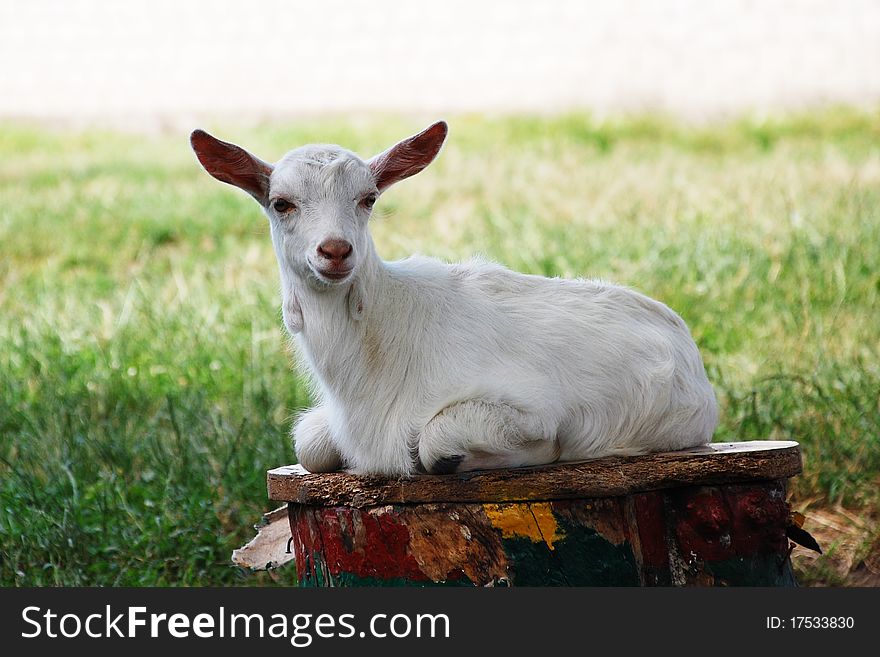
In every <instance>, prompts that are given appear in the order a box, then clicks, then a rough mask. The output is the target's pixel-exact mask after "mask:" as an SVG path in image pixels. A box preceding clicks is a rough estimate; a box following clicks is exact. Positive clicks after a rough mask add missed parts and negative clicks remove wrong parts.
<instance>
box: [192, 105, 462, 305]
mask: <svg viewBox="0 0 880 657" xmlns="http://www.w3.org/2000/svg"><path fill="white" fill-rule="evenodd" d="M446 132H447V127H446V123H444V122H443V121H440V122H438V123H435V124H434V125H432V126H430V127H429V128H427V129H426V130H424V131H422V132H420V133H419V134H417V135H415V136H413V137H410V138H409V139H405V140H403V141H402V142H400V143H398V144H396V145H395V146H393V147H391V148H389V149H388V150H387V151H385V152H384V153H381V154H379V155H377V156H375V157H373V158H372V159H370V160H367V161H364V160H362V159H361V158H359V157H358V156H357V155H355V154H354V153H352V152H350V151H347V150H345V149H344V148H340V147H339V146H314V145H313V146H303V147H301V148H297V149H295V150H292V151H290V152H289V153H287V155H285V156H284V157H283V158H281V160H279V161H278V162H277V163H276V164H275V165H271V164H268V163H266V162H263V161H262V160H260V159H259V158H257V157H255V156H253V155H251V154H250V153H248V152H247V151H245V150H244V149H243V148H241V147H239V146H236V145H234V144H229V143H226V142H223V141H220V140H219V139H216V138H215V137H212V136H211V135H209V134H208V133H207V132H204V131H202V130H196V131H195V132H193V133H192V135H191V137H190V143H191V144H192V147H193V150H194V151H195V153H196V156H197V157H198V158H199V161H200V162H201V163H202V166H204V167H205V169H206V170H207V171H208V173H210V174H211V175H212V176H214V177H215V178H217V179H218V180H221V181H222V182H225V183H229V184H231V185H235V186H236V187H239V188H241V189H243V190H244V191H246V192H247V193H248V194H250V195H251V196H253V197H254V198H255V199H256V200H257V202H258V203H259V204H260V205H261V206H262V207H263V211H264V212H265V213H266V216H267V217H268V218H269V222H270V226H271V232H272V242H273V244H274V245H275V253H276V255H277V257H278V262H279V265H280V268H281V275H282V277H286V276H296V277H298V278H299V279H300V280H301V281H303V282H305V283H306V284H308V285H310V286H311V287H312V288H314V289H316V290H328V289H333V288H335V287H337V286H339V285H341V284H343V283H345V282H346V281H348V280H349V279H351V278H353V277H354V276H355V275H356V273H357V270H358V267H359V265H360V264H361V263H362V262H363V259H364V258H365V257H367V255H368V253H369V252H370V250H371V242H370V236H369V232H368V228H367V224H368V219H369V217H370V213H371V211H372V208H373V203H375V202H376V199H377V198H378V196H379V195H380V194H381V193H382V192H383V191H385V190H386V189H387V188H388V187H390V186H391V185H393V184H394V183H396V182H398V181H400V180H403V179H404V178H408V177H409V176H412V175H413V174H416V173H418V172H419V171H421V170H422V169H424V168H425V167H426V166H428V164H430V163H431V161H432V160H433V159H434V158H435V157H436V156H437V153H438V152H439V151H440V147H441V146H442V145H443V141H444V139H445V138H446Z"/></svg>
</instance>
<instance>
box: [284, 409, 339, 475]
mask: <svg viewBox="0 0 880 657" xmlns="http://www.w3.org/2000/svg"><path fill="white" fill-rule="evenodd" d="M293 449H294V451H296V458H297V460H298V461H299V463H300V465H302V466H303V467H304V468H305V469H306V470H308V471H309V472H333V471H334V470H339V469H340V468H341V467H342V457H341V456H340V454H339V450H337V449H336V445H335V444H334V443H333V435H332V433H331V432H330V425H329V424H328V423H327V411H326V409H324V408H323V407H321V406H318V407H317V408H313V409H311V410H309V411H306V412H305V413H303V414H302V415H300V417H299V420H297V423H296V426H295V427H294V428H293Z"/></svg>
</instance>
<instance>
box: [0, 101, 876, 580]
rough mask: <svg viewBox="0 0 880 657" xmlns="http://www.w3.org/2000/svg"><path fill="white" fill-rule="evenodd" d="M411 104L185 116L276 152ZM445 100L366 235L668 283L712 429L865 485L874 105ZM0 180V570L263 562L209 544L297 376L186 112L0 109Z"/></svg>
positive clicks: (820, 478)
mask: <svg viewBox="0 0 880 657" xmlns="http://www.w3.org/2000/svg"><path fill="white" fill-rule="evenodd" d="M422 123H426V122H420V121H416V120H412V119H404V118H399V117H398V118H395V117H372V118H367V119H360V120H358V121H357V122H355V123H348V122H346V121H345V120H343V119H334V120H321V121H315V120H311V121H302V122H297V123H296V124H293V123H291V124H289V125H288V124H273V125H259V126H249V127H241V126H235V125H226V126H207V127H209V128H214V129H216V131H217V132H218V133H219V134H220V135H221V136H223V137H224V138H227V139H231V140H233V141H237V142H239V143H243V144H245V145H247V146H249V147H251V148H252V149H253V150H254V151H255V152H256V153H258V154H259V155H261V156H263V157H264V158H266V159H274V158H277V157H278V156H280V155H281V154H282V152H283V151H284V150H286V149H287V148H291V147H294V146H296V145H299V144H301V143H305V142H309V141H322V142H338V143H342V144H343V145H346V146H348V147H350V148H352V149H354V150H356V151H358V152H361V153H362V154H364V155H368V154H372V153H373V152H376V151H378V150H380V149H382V148H384V147H386V146H388V145H389V144H391V143H393V142H394V141H395V140H396V139H398V138H401V137H403V136H405V135H407V134H410V133H412V132H414V131H415V130H417V129H419V128H420V127H422ZM450 123H451V135H450V141H449V143H448V146H447V148H446V149H445V150H444V153H443V155H442V157H441V158H440V159H439V160H438V162H437V163H435V164H434V165H432V167H431V168H430V169H428V170H427V171H425V172H424V173H423V174H421V175H420V176H418V177H416V178H414V179H413V180H410V181H407V182H405V183H403V184H401V185H400V186H399V187H397V188H395V189H393V190H392V191H390V192H389V193H388V194H386V196H385V197H384V198H383V199H382V200H381V201H380V202H379V204H378V205H377V211H376V215H377V218H376V219H375V222H374V227H373V231H374V235H375V238H376V241H377V245H378V248H379V251H380V253H381V254H382V255H383V256H384V257H386V258H389V259H394V258H398V257H402V256H405V255H407V254H409V253H412V252H422V253H427V254H432V255H437V256H440V257H444V258H448V259H460V258H466V257H468V256H470V255H472V254H474V253H478V252H479V253H482V254H485V255H487V256H488V257H490V258H494V259H496V260H498V261H500V262H502V263H504V264H506V265H508V266H510V267H513V268H516V269H519V270H522V271H527V272H532V273H539V274H546V275H560V276H595V277H601V278H607V279H612V280H616V281H618V282H622V283H624V284H627V285H630V286H632V287H635V288H637V289H640V290H642V291H643V292H645V293H647V294H649V295H651V296H654V297H657V298H659V299H661V300H663V301H664V302H666V303H668V304H669V305H670V306H672V307H673V308H675V309H676V310H677V311H679V312H680V313H681V314H682V316H683V317H684V318H685V320H686V321H687V322H688V323H689V324H690V326H691V327H692V329H693V332H694V336H695V338H696V340H697V342H698V344H699V345H700V347H701V349H702V352H703V354H704V358H705V361H706V365H707V368H708V371H709V374H710V378H711V379H712V381H713V383H714V384H715V386H716V390H717V392H718V395H719V399H720V402H721V404H722V422H721V426H720V428H719V430H718V433H717V439H719V440H748V439H756V438H779V439H788V438H791V439H795V440H798V441H800V442H801V443H802V445H803V450H804V458H805V473H804V475H803V476H801V477H799V478H797V479H796V480H795V483H794V486H793V493H794V495H795V497H796V499H798V500H812V501H813V503H816V502H815V501H816V500H818V503H823V502H825V503H832V502H834V503H836V502H842V503H844V504H847V505H849V506H851V507H854V508H860V509H866V510H868V509H871V508H876V505H877V502H878V490H880V437H878V434H880V408H878V403H880V401H878V399H880V359H878V352H880V304H878V297H880V267H878V264H880V114H878V113H876V112H871V113H869V112H859V111H855V110H848V109H834V110H827V111H821V112H814V113H808V114H802V115H796V116H783V117H780V118H775V119H771V120H755V119H741V120H736V121H729V122H726V123H718V124H710V125H701V126H696V127H694V126H687V125H685V124H683V123H679V122H676V121H674V120H671V119H667V118H664V117H656V116H648V117H633V118H620V119H610V120H604V121H598V120H593V119H591V118H590V117H589V116H586V115H581V114H570V115H564V116H558V117H549V118H548V117H506V118H504V117H502V118H486V117H481V116H476V115H474V116H459V117H451V121H450ZM0 199H2V200H0V584H4V585H42V584H57V585H70V584H102V585H139V584H141V585H143V584H146V585H154V584H155V585H180V584H190V585H200V584H234V583H251V582H262V581H264V580H263V579H261V578H256V577H255V576H252V575H248V574H245V573H243V572H239V571H237V570H236V569H234V568H232V567H231V566H230V565H229V561H228V560H229V553H230V551H231V550H232V549H233V548H234V547H237V546H238V545H240V544H241V543H243V542H244V541H245V540H247V539H248V538H249V537H250V535H251V530H250V524H251V523H252V522H253V521H255V520H256V519H257V517H258V516H259V514H260V513H261V512H263V511H265V510H267V509H268V508H270V504H269V503H268V502H267V501H266V500H265V486H264V476H265V470H266V469H267V468H270V467H274V466H277V465H281V464H284V463H288V462H292V460H293V458H294V457H293V451H292V448H291V446H290V444H289V440H288V437H287V434H288V430H289V423H290V416H291V415H292V414H293V413H294V412H295V411H296V410H297V409H298V408H300V407H302V406H304V405H307V404H308V402H309V399H308V393H307V391H306V389H305V387H304V386H303V384H302V383H301V381H300V380H299V379H298V377H297V376H296V374H295V373H294V372H293V371H292V369H291V366H290V362H291V359H290V354H289V349H288V347H287V343H286V340H285V338H284V337H283V332H282V326H281V322H280V313H279V304H280V301H279V297H278V281H277V273H276V270H275V262H274V257H273V254H272V252H271V247H270V244H269V239H268V231H267V226H266V224H265V220H264V219H263V218H262V216H261V215H260V213H259V211H258V208H257V207H256V205H254V204H253V202H252V201H251V200H250V199H249V198H248V197H246V196H245V195H244V194H241V193H239V192H236V191H235V190H233V189H232V188H229V187H226V186H223V185H220V184H219V183H216V182H214V181H212V180H211V179H210V178H209V177H208V176H207V175H206V174H205V173H204V172H202V171H201V170H200V168H199V167H198V166H197V164H196V162H195V160H194V158H193V156H192V155H191V153H190V151H189V147H188V144H187V137H186V135H185V134H177V133H174V134H168V133H166V134H161V135H153V136H146V135H138V134H123V133H117V132H109V131H99V130H86V131H73V130H61V129H52V128H47V127H43V126H37V125H26V124H13V125H10V124H6V125H4V126H2V127H0Z"/></svg>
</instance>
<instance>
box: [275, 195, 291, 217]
mask: <svg viewBox="0 0 880 657" xmlns="http://www.w3.org/2000/svg"><path fill="white" fill-rule="evenodd" d="M272 207H273V208H274V209H275V212H280V213H281V214H284V213H286V212H290V211H291V210H293V209H294V208H295V207H296V206H295V205H294V204H293V203H291V202H290V201H286V200H284V199H283V198H276V199H275V200H274V201H272Z"/></svg>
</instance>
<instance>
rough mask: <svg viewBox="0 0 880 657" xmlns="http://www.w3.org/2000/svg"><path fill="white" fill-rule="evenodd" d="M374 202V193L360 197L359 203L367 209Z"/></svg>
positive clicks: (370, 207)
mask: <svg viewBox="0 0 880 657" xmlns="http://www.w3.org/2000/svg"><path fill="white" fill-rule="evenodd" d="M375 204H376V195H375V194H367V195H366V196H364V197H363V198H362V199H361V205H363V206H364V207H365V208H366V209H367V210H370V209H372V207H373V205H375Z"/></svg>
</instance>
